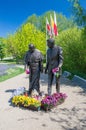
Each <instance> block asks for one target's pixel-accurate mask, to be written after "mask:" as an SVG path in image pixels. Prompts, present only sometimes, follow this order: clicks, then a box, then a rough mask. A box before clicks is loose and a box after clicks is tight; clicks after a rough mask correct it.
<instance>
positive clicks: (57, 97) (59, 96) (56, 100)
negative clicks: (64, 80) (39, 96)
mask: <svg viewBox="0 0 86 130" xmlns="http://www.w3.org/2000/svg"><path fill="white" fill-rule="evenodd" d="M66 97H67V95H66V94H63V93H54V94H53V95H51V96H46V97H45V98H44V99H43V100H42V101H41V108H42V109H44V110H45V111H47V110H50V109H52V108H53V107H55V106H57V105H60V104H61V103H63V102H64V100H65V99H66Z"/></svg>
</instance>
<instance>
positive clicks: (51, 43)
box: [47, 38, 55, 48]
mask: <svg viewBox="0 0 86 130" xmlns="http://www.w3.org/2000/svg"><path fill="white" fill-rule="evenodd" d="M54 44H55V40H54V39H53V38H49V39H48V40H47V46H48V47H49V48H53V47H54Z"/></svg>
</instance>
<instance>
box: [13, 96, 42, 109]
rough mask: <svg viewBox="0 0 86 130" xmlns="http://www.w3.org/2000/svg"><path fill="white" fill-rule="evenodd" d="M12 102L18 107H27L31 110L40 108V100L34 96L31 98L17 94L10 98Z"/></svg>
mask: <svg viewBox="0 0 86 130" xmlns="http://www.w3.org/2000/svg"><path fill="white" fill-rule="evenodd" d="M12 104H14V105H15V106H19V107H24V108H28V109H31V110H37V111H38V110H40V107H41V102H40V101H38V100H36V99H35V98H31V97H28V96H25V95H18V96H14V97H13V98H12Z"/></svg>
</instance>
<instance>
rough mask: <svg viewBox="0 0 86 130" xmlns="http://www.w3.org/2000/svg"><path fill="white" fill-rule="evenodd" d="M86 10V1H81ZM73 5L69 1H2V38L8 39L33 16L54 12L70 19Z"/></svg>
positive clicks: (0, 34) (0, 8) (0, 32)
mask: <svg viewBox="0 0 86 130" xmlns="http://www.w3.org/2000/svg"><path fill="white" fill-rule="evenodd" d="M80 1H81V5H82V6H83V7H84V8H86V0H80ZM70 7H71V4H70V2H68V1H67V0H0V36H2V37H6V36H7V34H9V33H14V32H15V31H16V29H17V28H19V27H20V25H21V24H22V23H24V21H25V20H26V19H27V17H28V16H31V15H32V14H36V15H41V14H43V13H45V12H46V11H49V10H54V11H56V12H58V13H62V14H63V15H65V16H66V17H69V16H70V14H71V12H70Z"/></svg>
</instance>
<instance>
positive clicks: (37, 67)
mask: <svg viewBox="0 0 86 130" xmlns="http://www.w3.org/2000/svg"><path fill="white" fill-rule="evenodd" d="M28 47H29V50H28V51H27V52H26V55H25V68H26V66H29V70H30V75H29V91H28V95H31V93H32V91H33V90H34V89H35V90H36V91H37V92H38V94H39V95H40V94H41V92H40V82H39V80H40V72H43V64H42V60H43V56H42V54H41V52H40V51H39V50H38V49H35V46H34V45H33V44H29V46H28Z"/></svg>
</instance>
